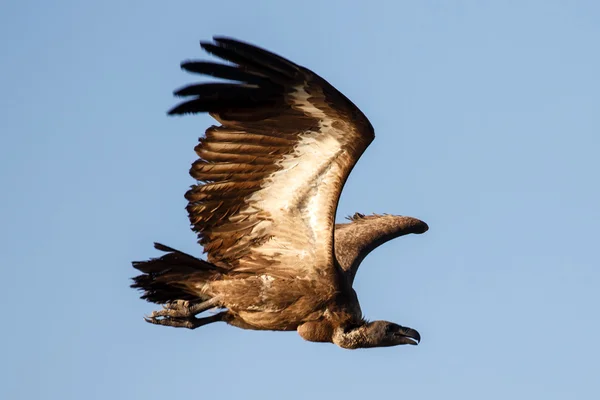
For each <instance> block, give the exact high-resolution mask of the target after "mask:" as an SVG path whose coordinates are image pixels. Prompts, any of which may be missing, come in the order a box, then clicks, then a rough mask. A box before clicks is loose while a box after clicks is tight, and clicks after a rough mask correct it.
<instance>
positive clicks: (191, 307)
mask: <svg viewBox="0 0 600 400" xmlns="http://www.w3.org/2000/svg"><path fill="white" fill-rule="evenodd" d="M218 305H219V299H218V298H214V297H213V298H212V299H210V300H207V301H203V302H200V303H193V302H189V301H186V300H176V301H173V302H169V303H167V304H165V305H164V306H163V309H162V310H159V311H153V312H152V314H150V316H149V317H145V318H144V319H145V320H146V322H150V323H151V324H156V325H166V326H174V327H178V328H188V329H196V328H198V327H199V326H202V325H206V324H209V323H211V322H216V321H221V319H222V317H223V314H224V313H219V314H216V315H213V316H210V317H206V318H196V317H195V315H196V314H199V313H201V312H203V311H206V310H208V309H210V308H213V307H215V306H218Z"/></svg>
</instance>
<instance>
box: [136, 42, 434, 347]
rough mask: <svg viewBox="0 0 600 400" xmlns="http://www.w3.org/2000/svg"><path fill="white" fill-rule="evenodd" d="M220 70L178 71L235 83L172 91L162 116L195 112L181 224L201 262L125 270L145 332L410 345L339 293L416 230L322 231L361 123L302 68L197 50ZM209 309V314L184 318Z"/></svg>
mask: <svg viewBox="0 0 600 400" xmlns="http://www.w3.org/2000/svg"><path fill="white" fill-rule="evenodd" d="M201 46H202V48H203V49H205V50H206V51H208V52H210V53H212V54H214V55H216V56H217V57H220V58H222V59H224V60H226V61H229V62H230V63H231V65H227V64H220V63H214V62H201V61H187V62H184V63H182V68H183V69H185V70H187V71H189V72H194V73H200V74H205V75H210V76H214V77H217V78H222V79H227V80H230V81H235V82H234V83H231V82H230V83H202V84H194V85H190V86H187V87H184V88H182V89H180V90H178V91H176V92H175V94H176V95H178V96H183V97H187V98H189V99H188V100H187V101H185V102H183V103H181V104H180V105H178V106H176V107H175V108H174V109H172V110H171V111H170V112H169V114H171V115H176V114H187V113H191V114H194V113H201V112H208V113H210V115H211V116H213V117H214V118H215V119H216V120H217V121H218V122H219V123H220V124H221V125H220V126H212V127H210V128H208V129H207V130H206V133H205V136H204V137H203V138H201V139H200V140H199V144H198V145H197V146H196V148H195V150H196V153H197V154H198V157H199V159H198V160H197V161H196V162H194V164H193V165H192V168H191V170H190V174H191V176H192V177H193V178H195V179H196V180H197V182H198V183H197V184H196V185H194V186H192V188H191V189H190V190H189V191H188V192H187V193H186V198H187V200H188V201H189V203H188V206H187V211H188V214H189V218H190V222H191V224H192V228H193V230H194V231H195V232H197V234H198V239H199V243H200V244H201V245H202V246H203V247H204V251H205V252H206V253H207V261H203V260H199V259H197V258H195V257H192V256H190V255H187V254H184V253H181V252H179V251H177V250H174V249H172V248H170V247H167V246H164V245H160V244H156V245H155V246H156V248H157V249H159V250H161V251H164V252H166V253H167V254H165V255H163V256H162V257H160V258H157V259H151V260H149V261H144V262H134V263H133V265H134V267H135V268H137V269H138V270H140V271H141V272H142V273H143V274H142V275H140V276H138V277H136V278H134V284H133V285H132V287H135V288H139V289H142V290H143V291H144V294H143V295H142V298H144V299H147V300H149V301H152V302H155V303H159V304H165V307H164V309H163V310H160V311H155V312H154V313H153V314H152V315H151V316H150V317H149V318H147V321H148V322H151V323H154V324H159V325H168V326H176V327H187V328H192V329H193V328H197V327H199V326H202V325H205V324H207V323H211V322H216V321H225V322H227V323H229V324H231V325H234V326H237V327H240V328H244V329H258V330H279V331H288V330H297V331H298V333H299V334H300V335H301V336H302V337H303V338H304V339H306V340H310V341H316V342H333V343H335V344H337V345H339V346H341V347H344V348H359V347H378V346H393V345H398V344H416V343H417V342H418V341H419V340H420V336H419V334H418V332H417V331H415V330H414V329H411V328H406V327H402V326H400V325H396V324H393V323H391V322H386V321H375V322H371V323H369V322H367V321H365V319H364V318H363V316H362V312H361V310H360V305H359V303H358V299H357V297H356V293H355V292H354V290H353V289H352V283H353V280H354V276H355V275H356V271H357V269H358V266H359V265H360V263H361V261H362V260H363V259H364V257H365V256H366V255H367V254H368V253H369V252H370V251H372V250H373V249H374V248H375V247H377V246H379V245H381V244H383V243H384V242H386V241H388V240H390V239H393V238H395V237H398V236H401V235H405V234H408V233H423V232H425V231H426V230H427V225H426V224H425V223H424V222H422V221H419V220H417V219H414V218H410V217H401V216H391V215H372V216H364V215H361V214H355V215H354V216H353V217H352V218H350V222H349V223H345V224H337V225H336V224H335V214H336V209H337V204H338V200H339V196H340V193H341V191H342V188H343V186H344V183H345V182H346V179H347V177H348V175H349V174H350V171H351V170H352V168H353V167H354V165H355V164H356V162H357V161H358V159H359V157H360V156H361V155H362V153H363V152H364V151H365V149H366V148H367V146H368V145H369V143H371V141H372V140H373V139H374V137H375V136H374V132H373V128H372V126H371V124H370V123H369V121H368V119H367V118H366V117H365V116H364V115H363V113H362V112H361V111H360V110H359V109H358V108H357V107H356V106H355V105H354V104H353V103H352V102H351V101H350V100H348V99H347V98H346V97H345V96H344V95H343V94H341V93H340V92H338V91H337V90H336V89H335V88H334V87H333V86H331V85H330V84H329V83H328V82H326V81H325V80H324V79H322V78H321V77H319V76H318V75H316V74H315V73H313V72H311V71H309V70H308V69H306V68H304V67H301V66H299V65H297V64H294V63H292V62H291V61H289V60H286V59H284V58H282V57H280V56H278V55H275V54H273V53H271V52H268V51H266V50H263V49H260V48H257V47H255V46H252V45H249V44H246V43H242V42H239V41H236V40H232V39H227V38H215V39H214V43H204V42H203V43H201ZM209 308H220V309H223V310H224V311H221V312H219V313H217V314H214V315H211V316H208V317H204V318H197V317H196V316H195V315H197V314H199V313H200V312H203V311H205V310H208V309H209Z"/></svg>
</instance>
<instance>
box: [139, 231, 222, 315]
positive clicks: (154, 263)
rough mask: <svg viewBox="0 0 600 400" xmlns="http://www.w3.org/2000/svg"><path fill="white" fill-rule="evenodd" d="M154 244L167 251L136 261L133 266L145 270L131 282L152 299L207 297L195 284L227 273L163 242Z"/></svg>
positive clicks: (145, 296)
mask: <svg viewBox="0 0 600 400" xmlns="http://www.w3.org/2000/svg"><path fill="white" fill-rule="evenodd" d="M154 248H156V249H157V250H160V251H164V252H167V254H165V255H164V256H162V257H160V258H152V259H150V260H148V261H134V262H133V263H132V264H133V267H134V268H135V269H138V270H140V271H141V272H143V274H142V275H139V276H136V277H135V278H133V284H132V285H131V287H132V288H135V289H141V290H143V291H144V294H143V295H142V299H146V300H148V301H151V302H153V303H158V304H164V303H166V302H169V301H174V300H199V299H200V300H206V299H205V298H203V297H202V294H201V293H200V292H199V291H198V290H197V289H196V287H197V286H198V285H201V284H203V283H204V282H207V281H211V280H215V279H218V278H219V277H220V276H221V275H223V274H224V273H225V270H223V269H222V268H219V267H217V266H215V265H213V264H211V263H209V262H207V261H204V260H200V259H198V258H196V257H192V256H190V255H188V254H185V253H182V252H181V251H179V250H175V249H172V248H170V247H168V246H165V245H163V244H160V243H154Z"/></svg>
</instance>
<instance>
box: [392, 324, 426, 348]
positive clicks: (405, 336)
mask: <svg viewBox="0 0 600 400" xmlns="http://www.w3.org/2000/svg"><path fill="white" fill-rule="evenodd" d="M394 336H395V337H396V338H397V340H398V343H399V344H414V345H417V344H419V342H420V341H421V335H419V332H417V331H416V330H414V329H412V328H407V327H405V326H403V327H401V328H400V329H399V330H398V332H394Z"/></svg>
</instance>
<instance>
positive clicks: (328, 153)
mask: <svg viewBox="0 0 600 400" xmlns="http://www.w3.org/2000/svg"><path fill="white" fill-rule="evenodd" d="M292 97H293V98H294V99H295V100H296V102H295V105H294V107H295V108H297V109H299V110H302V111H303V112H305V113H307V114H309V115H311V116H313V117H315V118H317V119H318V120H319V126H318V129H316V130H311V131H306V132H303V133H301V134H300V135H299V139H298V142H297V143H296V145H295V147H294V149H293V151H292V152H291V153H290V154H287V155H285V156H284V157H283V158H282V159H281V160H280V161H279V162H278V165H279V166H280V167H281V168H280V169H279V170H277V171H276V172H274V173H272V174H271V175H270V176H268V177H266V178H265V179H264V181H263V183H262V188H261V189H260V190H258V191H256V192H254V193H253V194H252V195H250V196H249V197H247V198H246V202H247V204H248V207H247V208H246V209H245V210H243V211H241V212H240V214H256V213H261V212H263V211H266V212H268V213H269V214H270V217H269V219H268V220H263V221H261V222H260V223H258V224H256V225H255V226H254V227H253V228H252V234H251V235H249V236H251V237H261V236H268V237H270V239H269V240H267V241H266V242H265V243H263V244H261V245H260V246H259V247H257V248H256V247H255V248H254V249H253V250H252V251H253V252H254V253H258V254H260V255H262V256H266V257H269V258H272V259H276V260H277V261H279V263H280V266H281V267H283V268H298V267H299V266H300V267H302V268H308V269H313V268H315V267H317V265H316V264H317V263H319V261H321V262H330V260H328V257H331V255H332V248H331V244H332V242H331V241H332V229H333V218H334V216H331V218H330V214H332V213H333V212H334V210H335V208H336V204H332V203H335V201H336V200H337V199H336V198H335V195H336V193H337V190H339V187H338V185H341V183H342V182H341V181H340V175H341V170H342V167H341V166H340V165H339V162H335V160H336V159H338V158H343V156H345V155H346V156H347V153H346V152H345V151H344V150H343V149H342V142H343V139H344V135H345V132H343V131H341V130H339V129H335V128H333V127H332V121H331V117H330V116H328V115H327V114H326V113H325V112H324V111H323V110H321V109H319V108H317V107H315V106H314V105H313V104H312V103H311V102H310V100H309V98H310V96H309V94H308V93H307V92H306V91H305V90H304V89H303V88H298V89H297V92H296V93H294V94H292ZM329 219H331V221H330V220H329Z"/></svg>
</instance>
